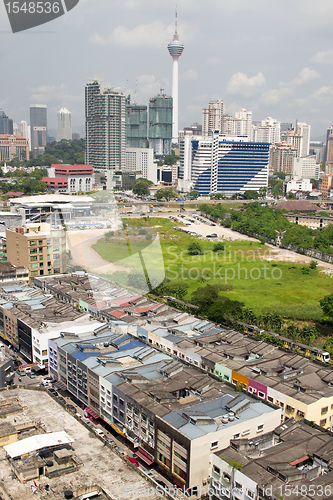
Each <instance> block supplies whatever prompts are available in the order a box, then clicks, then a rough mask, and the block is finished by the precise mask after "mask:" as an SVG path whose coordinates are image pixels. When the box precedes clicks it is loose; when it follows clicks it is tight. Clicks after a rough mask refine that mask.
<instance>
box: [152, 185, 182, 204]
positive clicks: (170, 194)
mask: <svg viewBox="0 0 333 500" xmlns="http://www.w3.org/2000/svg"><path fill="white" fill-rule="evenodd" d="M176 197H177V194H176V193H175V191H174V190H173V189H172V188H162V189H159V190H158V191H156V193H155V198H156V199H157V200H163V199H165V200H166V201H169V200H172V199H173V198H176Z"/></svg>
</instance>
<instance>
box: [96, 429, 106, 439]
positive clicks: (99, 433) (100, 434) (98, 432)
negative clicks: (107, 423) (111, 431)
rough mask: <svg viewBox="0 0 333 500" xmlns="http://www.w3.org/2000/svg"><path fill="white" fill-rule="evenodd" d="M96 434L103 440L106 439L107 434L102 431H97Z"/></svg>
mask: <svg viewBox="0 0 333 500" xmlns="http://www.w3.org/2000/svg"><path fill="white" fill-rule="evenodd" d="M95 432H96V434H97V435H98V436H100V437H101V438H103V437H105V434H104V432H103V431H102V429H95Z"/></svg>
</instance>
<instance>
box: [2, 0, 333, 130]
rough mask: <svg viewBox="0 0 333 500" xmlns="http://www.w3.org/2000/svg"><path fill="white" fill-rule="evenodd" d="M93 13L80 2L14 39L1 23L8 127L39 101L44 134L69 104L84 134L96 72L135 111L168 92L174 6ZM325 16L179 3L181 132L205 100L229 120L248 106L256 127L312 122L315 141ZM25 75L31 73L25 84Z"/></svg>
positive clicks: (319, 126) (106, 8)
mask: <svg viewBox="0 0 333 500" xmlns="http://www.w3.org/2000/svg"><path fill="white" fill-rule="evenodd" d="M284 3H285V6H286V7H287V6H288V8H287V9H285V8H283V6H284ZM99 7H100V8H99V9H95V10H94V7H93V5H92V3H91V2H88V0H82V1H81V2H80V3H79V5H78V6H77V7H76V8H75V9H73V11H72V12H69V13H68V14H67V15H66V16H64V17H63V18H59V19H58V20H55V21H52V22H51V23H48V24H47V25H45V26H44V27H43V28H36V29H32V30H28V31H27V32H25V33H20V34H12V33H10V31H9V28H10V27H9V22H8V19H7V18H6V16H5V15H3V16H0V31H1V33H0V34H1V36H2V37H3V48H2V49H0V61H1V64H2V67H3V68H4V74H5V75H10V76H8V77H7V76H6V77H5V78H4V79H3V80H4V81H3V85H2V94H1V96H0V107H2V108H3V109H4V110H5V111H6V113H7V115H8V116H10V117H11V118H12V119H13V120H14V122H16V123H17V122H19V121H21V120H26V121H28V115H29V105H30V104H31V103H33V102H37V103H45V104H47V107H48V120H49V124H48V126H49V128H50V129H56V113H57V111H58V110H59V109H60V108H61V107H63V106H65V107H67V108H68V109H70V110H71V111H72V114H73V129H78V130H81V129H82V126H83V125H84V90H83V89H84V87H85V84H86V83H87V81H88V80H89V79H90V78H94V77H95V76H96V75H98V74H101V73H104V75H105V80H106V81H110V82H111V85H112V86H115V87H120V90H124V89H125V93H126V94H128V93H129V94H131V96H132V98H133V97H134V95H135V93H136V102H137V104H142V105H146V104H148V101H149V98H150V97H153V96H154V95H156V94H157V93H158V91H159V88H160V86H163V88H164V91H165V93H166V94H168V95H171V94H172V67H171V64H170V55H169V54H168V52H167V51H166V49H165V47H166V46H167V44H168V42H169V41H170V40H171V39H172V36H173V34H174V9H175V2H173V1H171V0H167V1H166V2H164V3H163V4H158V3H157V2H156V0H147V1H146V2H142V0H126V1H125V2H124V3H123V4H120V2H109V1H108V2H107V1H106V0H100V2H99ZM0 8H2V9H3V12H2V13H3V14H5V10H4V6H3V5H2V6H1V7H0ZM213 13H214V15H213ZM330 14H333V6H332V5H331V4H329V3H328V2H326V1H324V0H319V1H318V2H316V4H315V5H314V4H313V2H310V1H309V0H305V1H303V2H301V1H299V0H295V1H294V2H292V3H288V4H287V3H286V2H285V0H282V3H281V2H280V3H279V5H277V4H276V5H275V4H274V5H271V4H267V2H264V1H263V0H253V1H252V2H251V3H250V4H244V2H240V1H239V0H234V1H232V2H228V3H227V2H224V1H223V0H222V1H221V0H208V1H207V2H206V3H205V5H204V9H203V8H202V4H201V3H200V2H199V1H198V0H191V1H189V0H180V1H178V17H179V20H180V22H179V25H178V34H179V36H180V39H181V41H182V43H183V44H184V46H185V47H186V52H184V54H183V56H182V62H181V69H180V73H179V128H180V129H182V128H183V127H184V126H189V125H191V124H192V123H193V122H200V120H201V112H202V108H204V107H206V106H207V103H208V102H209V101H213V100H217V99H224V100H225V102H226V112H227V113H228V114H234V112H235V111H238V110H239V109H241V108H246V109H248V110H251V111H252V112H253V120H254V121H261V120H264V119H265V118H266V117H267V116H274V118H275V119H277V120H279V121H281V122H289V121H295V120H296V119H297V120H298V121H300V122H305V123H308V124H310V125H311V132H312V133H311V138H313V139H316V138H317V137H319V136H320V137H323V136H325V134H326V130H327V128H328V127H329V126H330V125H331V124H332V121H333V119H332V117H331V113H330V109H331V108H332V104H333V87H332V86H331V81H330V72H331V65H332V63H333V47H332V48H331V45H330V43H331V42H330V23H329V19H330ZM104 19H105V20H108V21H107V22H106V21H104ZM110 19H111V21H110ZM8 37H10V38H8ZM9 40H10V48H9V49H7V50H5V48H4V46H5V45H8V44H9ZM55 47H57V50H56V51H54V50H53V49H54V48H55ZM75 47H79V50H78V51H76V50H71V49H74V48H75ZM111 49H112V50H111ZM113 49H114V50H113ZM51 50H52V57H50V51H51ZM37 52H38V53H39V61H43V63H42V64H39V65H38V66H36V67H34V70H33V71H31V67H29V64H30V63H29V60H30V59H29V57H28V56H29V54H33V53H37ZM13 59H15V61H16V64H15V65H13V64H12V62H13ZM105 61H108V63H107V64H106V62H105ZM73 67H74V68H75V71H73ZM59 69H61V71H59ZM22 74H27V75H28V76H27V77H26V78H25V79H24V80H23V84H22ZM136 89H137V92H135V90H136Z"/></svg>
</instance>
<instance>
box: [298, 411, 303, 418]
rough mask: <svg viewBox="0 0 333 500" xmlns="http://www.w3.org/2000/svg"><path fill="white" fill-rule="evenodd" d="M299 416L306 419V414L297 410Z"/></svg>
mask: <svg viewBox="0 0 333 500" xmlns="http://www.w3.org/2000/svg"><path fill="white" fill-rule="evenodd" d="M297 416H298V417H301V418H304V417H305V413H304V411H301V410H297Z"/></svg>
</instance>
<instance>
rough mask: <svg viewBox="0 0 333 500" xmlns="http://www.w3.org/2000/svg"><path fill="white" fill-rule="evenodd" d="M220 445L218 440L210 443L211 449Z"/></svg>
mask: <svg viewBox="0 0 333 500" xmlns="http://www.w3.org/2000/svg"><path fill="white" fill-rule="evenodd" d="M218 445H219V442H218V441H213V442H212V443H210V449H211V450H212V449H213V448H217V447H218Z"/></svg>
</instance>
